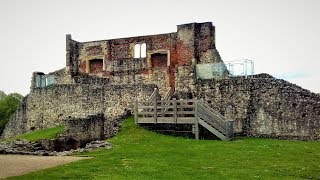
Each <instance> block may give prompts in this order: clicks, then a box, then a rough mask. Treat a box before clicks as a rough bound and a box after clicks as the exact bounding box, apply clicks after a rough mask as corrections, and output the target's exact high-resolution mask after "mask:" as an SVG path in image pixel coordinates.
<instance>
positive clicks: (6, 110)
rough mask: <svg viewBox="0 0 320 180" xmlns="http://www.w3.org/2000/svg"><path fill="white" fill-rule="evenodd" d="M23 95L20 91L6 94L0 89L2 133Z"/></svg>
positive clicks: (0, 129)
mask: <svg viewBox="0 0 320 180" xmlns="http://www.w3.org/2000/svg"><path fill="white" fill-rule="evenodd" d="M22 99H23V96H22V95H21V94H18V93H12V94H9V95H6V94H5V93H4V92H3V91H0V135H1V134H2V132H3V130H4V127H5V125H6V124H7V122H8V121H9V119H10V117H11V116H12V114H13V113H14V112H15V111H16V110H17V108H18V106H19V104H20V102H21V101H22Z"/></svg>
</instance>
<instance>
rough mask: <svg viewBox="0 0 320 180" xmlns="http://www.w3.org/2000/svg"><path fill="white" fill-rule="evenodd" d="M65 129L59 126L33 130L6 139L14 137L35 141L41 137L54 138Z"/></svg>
mask: <svg viewBox="0 0 320 180" xmlns="http://www.w3.org/2000/svg"><path fill="white" fill-rule="evenodd" d="M63 130H64V127H63V126H57V127H54V128H48V129H43V130H36V131H31V132H28V133H25V134H21V135H18V136H15V137H12V138H9V139H6V140H4V141H9V140H13V139H26V140H28V141H31V142H35V141H37V140H39V139H54V138H56V137H57V135H58V134H60V133H62V131H63Z"/></svg>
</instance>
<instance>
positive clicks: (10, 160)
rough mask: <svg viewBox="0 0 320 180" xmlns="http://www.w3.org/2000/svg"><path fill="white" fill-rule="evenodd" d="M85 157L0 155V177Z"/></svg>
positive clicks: (16, 174)
mask: <svg viewBox="0 0 320 180" xmlns="http://www.w3.org/2000/svg"><path fill="white" fill-rule="evenodd" d="M86 158H87V157H72V156H29V155H0V167H1V168H0V178H1V179H2V178H6V177H9V176H18V175H22V174H26V173H29V172H33V171H38V170H41V169H46V168H50V167H54V166H58V165H61V164H67V163H70V162H74V161H78V160H81V159H86Z"/></svg>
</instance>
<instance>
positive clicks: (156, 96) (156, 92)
mask: <svg viewBox="0 0 320 180" xmlns="http://www.w3.org/2000/svg"><path fill="white" fill-rule="evenodd" d="M154 91H155V94H154V99H156V100H157V99H158V97H159V89H158V88H154Z"/></svg>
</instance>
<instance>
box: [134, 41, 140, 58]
mask: <svg viewBox="0 0 320 180" xmlns="http://www.w3.org/2000/svg"><path fill="white" fill-rule="evenodd" d="M134 58H140V44H136V45H134Z"/></svg>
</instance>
